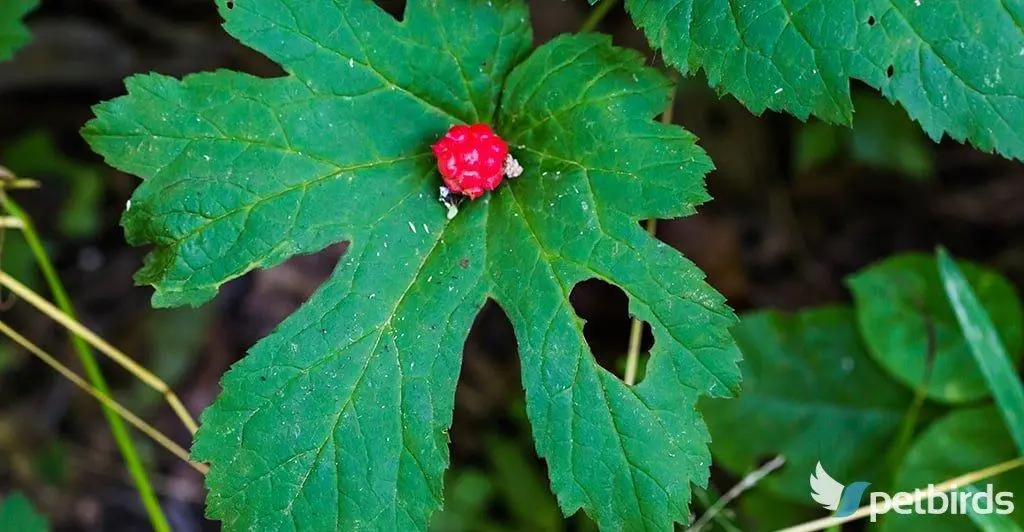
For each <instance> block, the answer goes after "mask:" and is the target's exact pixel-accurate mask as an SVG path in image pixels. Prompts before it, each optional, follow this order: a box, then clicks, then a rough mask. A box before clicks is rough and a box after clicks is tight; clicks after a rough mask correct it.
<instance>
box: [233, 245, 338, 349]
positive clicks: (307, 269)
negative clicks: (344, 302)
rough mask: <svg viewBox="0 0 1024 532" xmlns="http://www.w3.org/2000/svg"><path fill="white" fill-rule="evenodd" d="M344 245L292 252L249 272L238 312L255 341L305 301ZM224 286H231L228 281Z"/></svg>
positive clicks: (336, 258)
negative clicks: (288, 255) (301, 253)
mask: <svg viewBox="0 0 1024 532" xmlns="http://www.w3.org/2000/svg"><path fill="white" fill-rule="evenodd" d="M346 249H348V243H347V242H343V243H339V244H334V245H331V246H328V247H327V248H324V249H323V250H321V251H318V252H316V253H311V254H309V255H296V256H294V257H292V258H290V259H288V260H287V261H285V262H284V263H282V264H279V265H277V266H274V267H273V268H269V269H265V270H258V271H254V272H250V273H249V274H248V275H246V276H245V277H244V278H243V279H244V280H245V281H246V282H247V284H248V286H247V287H245V293H244V295H243V296H242V299H241V302H240V303H241V305H240V309H239V310H240V312H241V315H242V318H243V319H244V320H246V323H248V324H249V326H250V328H251V331H246V333H249V332H251V333H252V334H253V336H252V337H247V339H248V340H251V341H252V342H253V343H255V341H256V340H258V339H259V338H262V337H264V336H266V335H268V334H270V332H271V331H272V330H273V329H274V327H276V326H277V325H278V324H279V323H281V322H282V321H284V319H285V318H287V317H288V316H289V315H291V314H292V313H293V312H295V310H296V309H298V307H299V306H300V305H302V304H303V303H305V302H306V301H307V300H308V299H309V298H310V296H312V295H313V293H314V292H316V290H317V289H318V288H320V285H322V284H323V283H324V281H326V280H327V278H328V277H330V276H331V272H333V271H334V269H335V267H337V265H338V261H339V260H341V257H342V256H343V255H344V253H345V250H346ZM236 282H237V281H236ZM228 286H231V285H230V284H229V285H228Z"/></svg>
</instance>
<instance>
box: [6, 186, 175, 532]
mask: <svg viewBox="0 0 1024 532" xmlns="http://www.w3.org/2000/svg"><path fill="white" fill-rule="evenodd" d="M2 201H3V208H4V210H6V211H7V212H8V213H10V214H11V215H12V216H16V217H18V218H19V219H21V221H22V223H23V224H24V227H23V228H22V233H23V234H24V235H25V240H26V241H27V242H28V244H29V247H30V248H31V249H32V253H33V255H35V258H36V262H37V263H38V264H39V269H40V271H42V272H43V277H44V278H45V279H46V284H47V285H48V286H49V288H50V291H51V292H52V293H53V299H54V301H55V302H56V303H57V306H58V307H59V308H60V309H61V311H63V312H64V313H65V314H67V315H68V316H71V317H72V318H74V317H75V309H74V307H72V305H71V298H70V297H68V294H67V291H65V290H64V285H63V284H62V283H61V282H60V278H59V277H58V276H57V271H56V270H55V269H54V267H53V264H52V263H51V262H50V258H49V256H47V254H46V249H45V248H44V247H43V243H42V242H41V241H40V240H39V236H38V235H37V234H36V231H35V227H34V226H33V224H32V219H31V218H29V216H28V214H27V213H26V212H25V211H24V210H22V209H21V207H20V206H18V204H17V203H15V202H14V200H12V199H11V198H9V197H6V196H2ZM71 344H72V346H73V347H74V349H75V352H76V353H77V354H78V358H79V359H80V360H81V362H82V367H83V368H85V374H86V376H87V377H88V378H89V382H91V383H92V385H93V386H94V387H95V388H96V389H97V390H99V391H100V392H101V393H103V394H105V395H108V396H109V395H110V388H109V387H108V386H107V381H106V379H104V378H103V373H102V372H101V371H100V365H99V363H98V362H96V357H94V356H93V354H92V349H90V348H89V345H88V344H86V343H85V340H82V339H81V338H80V337H78V336H77V335H74V334H72V335H71ZM103 415H104V416H106V418H107V423H108V424H109V425H110V432H111V433H112V434H113V435H114V440H115V442H116V443H117V448H118V449H119V450H120V451H121V456H123V457H124V463H125V467H127V468H128V473H129V474H130V475H131V477H132V480H133V481H134V482H135V489H136V491H138V492H139V497H140V498H141V499H142V504H143V506H145V508H146V513H147V515H149V521H150V524H152V525H153V529H154V530H156V531H157V532H170V530H171V527H170V525H169V524H168V523H167V518H166V517H165V516H164V513H163V510H162V509H161V508H160V501H159V500H158V499H157V497H156V493H155V492H154V491H153V486H152V485H151V484H150V482H149V475H148V474H147V473H146V468H145V467H144V466H143V464H142V459H141V458H140V457H139V452H138V451H137V450H136V449H135V443H134V442H133V441H132V437H131V433H129V432H128V426H127V425H125V422H124V420H122V419H121V417H120V416H119V415H118V414H117V412H115V411H113V410H111V409H110V408H108V407H106V406H104V407H103Z"/></svg>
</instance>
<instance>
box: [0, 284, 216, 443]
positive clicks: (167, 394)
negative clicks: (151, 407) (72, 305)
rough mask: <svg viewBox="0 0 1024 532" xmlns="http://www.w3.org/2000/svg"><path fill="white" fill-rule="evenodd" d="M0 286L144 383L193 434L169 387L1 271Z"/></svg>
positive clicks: (191, 421)
mask: <svg viewBox="0 0 1024 532" xmlns="http://www.w3.org/2000/svg"><path fill="white" fill-rule="evenodd" d="M0 286H3V287H5V288H7V289H8V290H10V291H11V292H12V293H13V294H14V295H16V296H18V297H20V298H21V299H23V300H25V301H26V302H27V303H28V304H30V305H32V306H33V307H35V308H36V309H38V310H39V311H40V312H42V313H43V314H46V315H47V316H48V317H49V318H50V319H52V320H53V321H56V322H57V323H59V324H61V325H63V326H64V328H66V329H67V330H68V331H69V332H71V333H73V334H74V335H76V336H78V337H79V338H81V339H83V340H85V341H86V342H88V343H89V344H91V345H92V346H93V347H95V348H96V349H97V350H98V351H99V352H100V353H103V354H104V355H106V356H108V357H110V359H111V360H113V361H114V362H116V363H117V364H118V365H119V366H121V367H122V368H124V369H126V370H128V371H129V372H130V373H131V374H132V375H134V376H135V377H137V378H138V379H139V380H141V381H142V382H144V383H145V384H146V385H147V386H149V387H150V388H152V389H153V390H155V391H156V392H157V393H159V394H161V395H163V396H164V399H165V400H166V401H167V404H168V405H169V406H170V407H171V410H173V411H174V413H175V414H176V415H177V416H178V419H180V420H181V422H182V424H183V425H185V427H186V428H187V429H188V430H189V432H191V433H192V434H195V433H196V430H198V428H199V427H198V425H197V424H196V420H195V419H193V418H192V415H191V414H189V413H188V410H187V409H186V408H185V405H184V404H183V403H182V402H181V399H179V398H178V396H177V394H175V393H174V391H173V390H171V387H170V386H168V385H167V383H166V382H164V381H163V380H161V379H160V377H157V376H156V375H154V374H153V373H151V372H150V371H149V370H147V369H146V368H144V367H142V366H141V365H139V363H138V362H135V360H133V359H132V357H130V356H128V355H127V354H125V353H124V352H123V351H121V350H120V349H118V348H116V347H114V346H112V345H110V343H109V342H107V341H106V340H104V339H103V338H101V337H100V336H99V335H98V334H96V333H94V332H92V331H90V330H89V329H88V328H86V326H85V325H82V324H81V323H79V322H78V321H76V320H75V319H74V318H72V317H71V316H68V315H67V314H65V313H63V312H61V311H60V309H58V308H57V307H55V306H53V305H52V304H50V302H49V301H47V300H45V299H43V298H42V297H40V296H39V294H37V293H35V292H33V291H32V289H31V288H29V287H27V286H25V285H23V284H21V283H19V282H18V281H17V280H16V279H15V278H13V277H11V276H10V275H7V274H6V273H4V272H2V271H0Z"/></svg>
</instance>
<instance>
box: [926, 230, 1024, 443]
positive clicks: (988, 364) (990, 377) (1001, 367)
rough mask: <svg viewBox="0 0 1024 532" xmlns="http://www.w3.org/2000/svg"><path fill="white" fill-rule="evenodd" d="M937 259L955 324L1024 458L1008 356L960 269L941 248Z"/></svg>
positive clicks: (1022, 398)
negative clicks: (961, 332) (957, 322)
mask: <svg viewBox="0 0 1024 532" xmlns="http://www.w3.org/2000/svg"><path fill="white" fill-rule="evenodd" d="M937 255H938V263H939V274H940V275H941V276H942V285H943V287H945V289H946V295H947V296H948V297H949V301H950V304H951V305H952V307H953V311H954V312H955V313H956V318H957V321H959V322H960V328H961V329H962V330H963V332H964V337H965V338H966V339H967V345H968V346H969V347H970V350H971V353H972V354H973V355H974V359H975V360H976V361H977V363H978V367H979V368H980V369H981V373H982V375H984V376H985V381H986V382H988V385H989V388H990V389H991V390H992V395H993V396H995V398H996V404H997V405H998V406H999V411H1000V413H1001V414H1002V416H1003V419H1004V420H1005V421H1006V426H1007V428H1008V429H1009V430H1010V434H1011V435H1012V436H1013V440H1014V442H1015V443H1016V444H1017V450H1018V451H1020V453H1021V454H1024V386H1021V382H1020V379H1019V378H1018V376H1017V372H1016V371H1015V370H1014V368H1013V366H1012V365H1011V364H1010V362H1009V356H1008V355H1007V353H1006V349H1005V348H1004V347H1003V344H1002V343H1001V342H1000V341H999V336H998V335H997V334H996V329H995V327H994V326H993V325H992V320H991V319H990V318H989V316H988V314H987V313H986V312H985V309H984V308H982V306H981V303H980V302H979V301H978V298H977V297H976V296H975V294H974V291H973V290H971V287H970V285H968V284H967V281H966V280H965V279H964V276H963V273H962V272H961V271H960V268H959V267H958V266H957V265H956V262H954V260H953V258H952V257H950V255H949V252H947V251H946V250H945V249H944V248H939V249H938V251H937Z"/></svg>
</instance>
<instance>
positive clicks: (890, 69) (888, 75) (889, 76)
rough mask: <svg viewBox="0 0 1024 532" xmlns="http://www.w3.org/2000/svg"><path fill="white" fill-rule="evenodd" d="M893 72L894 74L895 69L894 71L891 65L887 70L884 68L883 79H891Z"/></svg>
mask: <svg viewBox="0 0 1024 532" xmlns="http://www.w3.org/2000/svg"><path fill="white" fill-rule="evenodd" d="M895 72H896V69H894V68H893V66H892V65H889V68H886V69H885V77H887V78H891V77H892V75H893V74H894V73H895Z"/></svg>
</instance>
